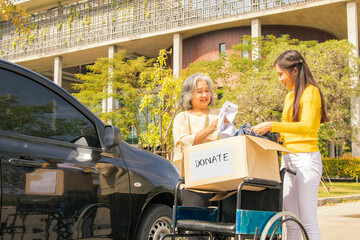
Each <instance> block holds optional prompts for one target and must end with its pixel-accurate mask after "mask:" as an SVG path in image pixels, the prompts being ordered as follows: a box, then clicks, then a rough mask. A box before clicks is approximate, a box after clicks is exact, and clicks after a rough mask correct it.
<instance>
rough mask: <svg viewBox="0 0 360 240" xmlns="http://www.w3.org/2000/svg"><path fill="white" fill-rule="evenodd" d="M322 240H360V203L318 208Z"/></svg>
mask: <svg viewBox="0 0 360 240" xmlns="http://www.w3.org/2000/svg"><path fill="white" fill-rule="evenodd" d="M318 220H319V225H320V232H321V238H322V240H352V239H354V240H357V239H360V201H356V202H347V203H338V204H335V205H333V206H320V207H318Z"/></svg>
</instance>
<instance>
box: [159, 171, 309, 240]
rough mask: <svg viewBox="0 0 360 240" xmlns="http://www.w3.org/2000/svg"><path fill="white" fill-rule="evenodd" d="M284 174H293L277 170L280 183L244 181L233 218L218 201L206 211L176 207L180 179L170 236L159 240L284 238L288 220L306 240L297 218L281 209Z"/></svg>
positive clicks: (263, 239) (204, 209) (198, 208)
mask: <svg viewBox="0 0 360 240" xmlns="http://www.w3.org/2000/svg"><path fill="white" fill-rule="evenodd" d="M286 172H289V173H290V174H296V173H295V172H293V171H292V170H290V169H287V168H284V169H282V170H281V171H280V179H281V182H277V181H272V180H266V179H259V178H245V179H244V180H243V181H242V182H241V183H240V184H239V185H238V188H237V190H236V193H234V194H236V195H235V196H234V197H236V199H235V201H236V204H235V205H236V206H234V207H233V208H234V209H233V216H232V217H233V218H231V217H230V218H228V217H224V213H223V212H222V210H223V206H222V203H223V200H220V201H217V206H215V207H208V208H204V207H184V206H179V202H180V199H179V191H180V188H181V185H182V184H184V179H183V178H180V179H179V182H178V184H177V187H176V190H175V197H174V207H173V217H172V229H171V233H169V234H164V235H163V236H162V237H161V238H160V240H165V239H183V238H185V239H186V238H188V237H200V239H211V240H212V239H221V240H223V239H230V238H231V239H235V240H243V239H254V240H257V239H260V240H268V239H270V240H272V239H286V236H284V233H283V224H284V223H285V222H289V221H292V222H295V223H296V224H297V225H298V227H299V228H300V231H301V234H302V239H305V240H308V239H309V237H308V235H307V233H306V231H305V228H304V226H303V225H302V224H301V222H300V220H299V218H298V217H296V216H295V215H294V214H293V213H291V212H288V211H283V210H282V206H283V200H282V199H283V194H282V188H283V184H282V182H283V179H284V175H285V173H286ZM230 197H231V196H230ZM229 219H231V220H229Z"/></svg>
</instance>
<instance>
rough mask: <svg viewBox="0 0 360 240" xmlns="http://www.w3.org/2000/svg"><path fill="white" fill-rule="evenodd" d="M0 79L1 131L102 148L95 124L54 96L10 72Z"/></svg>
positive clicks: (60, 98) (37, 84)
mask: <svg viewBox="0 0 360 240" xmlns="http://www.w3.org/2000/svg"><path fill="white" fill-rule="evenodd" d="M0 76H1V81H0V119H1V121H0V131H4V132H9V133H18V134H23V135H28V136H34V137H41V138H47V139H53V140H58V141H64V142H70V143H75V142H76V143H77V144H81V145H86V146H92V147H100V144H99V139H98V137H97V134H96V130H95V126H94V124H93V123H92V122H90V121H89V119H87V118H86V117H85V116H84V115H83V114H82V113H80V112H79V111H78V110H77V109H76V108H74V107H73V106H72V105H71V104H69V103H68V102H67V101H65V100H64V99H63V98H62V97H60V96H59V95H57V94H56V93H55V92H53V91H51V90H50V89H48V88H46V87H44V86H42V85H41V84H39V83H37V82H34V81H32V80H31V79H29V78H26V77H24V76H21V75H18V74H16V73H13V72H10V71H6V70H3V69H0ZM79 139H83V140H81V141H79ZM84 139H85V140H86V141H84Z"/></svg>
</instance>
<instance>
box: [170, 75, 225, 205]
mask: <svg viewBox="0 0 360 240" xmlns="http://www.w3.org/2000/svg"><path fill="white" fill-rule="evenodd" d="M212 103H214V91H213V82H212V81H211V79H210V78H209V77H207V76H205V75H203V74H193V75H191V76H190V77H188V78H187V79H186V80H185V82H184V83H183V86H182V89H181V94H180V100H179V104H180V107H181V108H182V109H183V110H185V111H183V112H181V113H179V114H178V115H177V116H176V117H175V120H174V126H173V137H174V145H175V149H174V163H175V164H176V165H177V166H178V167H181V165H182V161H183V151H184V149H185V148H187V147H189V146H193V145H197V144H201V143H206V142H211V141H215V140H218V139H220V138H219V135H218V134H217V131H216V129H217V124H218V115H219V113H220V111H219V110H214V109H210V108H209V106H210V105H211V104H212ZM182 194H183V205H184V206H203V207H207V206H209V205H210V203H211V202H209V201H208V199H209V198H210V197H211V196H212V194H205V193H195V192H191V191H187V190H183V191H182Z"/></svg>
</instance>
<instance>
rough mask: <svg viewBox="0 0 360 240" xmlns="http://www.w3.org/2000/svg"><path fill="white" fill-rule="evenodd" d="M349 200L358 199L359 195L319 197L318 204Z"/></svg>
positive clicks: (359, 198)
mask: <svg viewBox="0 0 360 240" xmlns="http://www.w3.org/2000/svg"><path fill="white" fill-rule="evenodd" d="M349 200H360V194H359V195H349V196H342V197H330V198H319V199H318V206H323V205H324V204H326V203H341V202H344V201H349Z"/></svg>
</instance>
